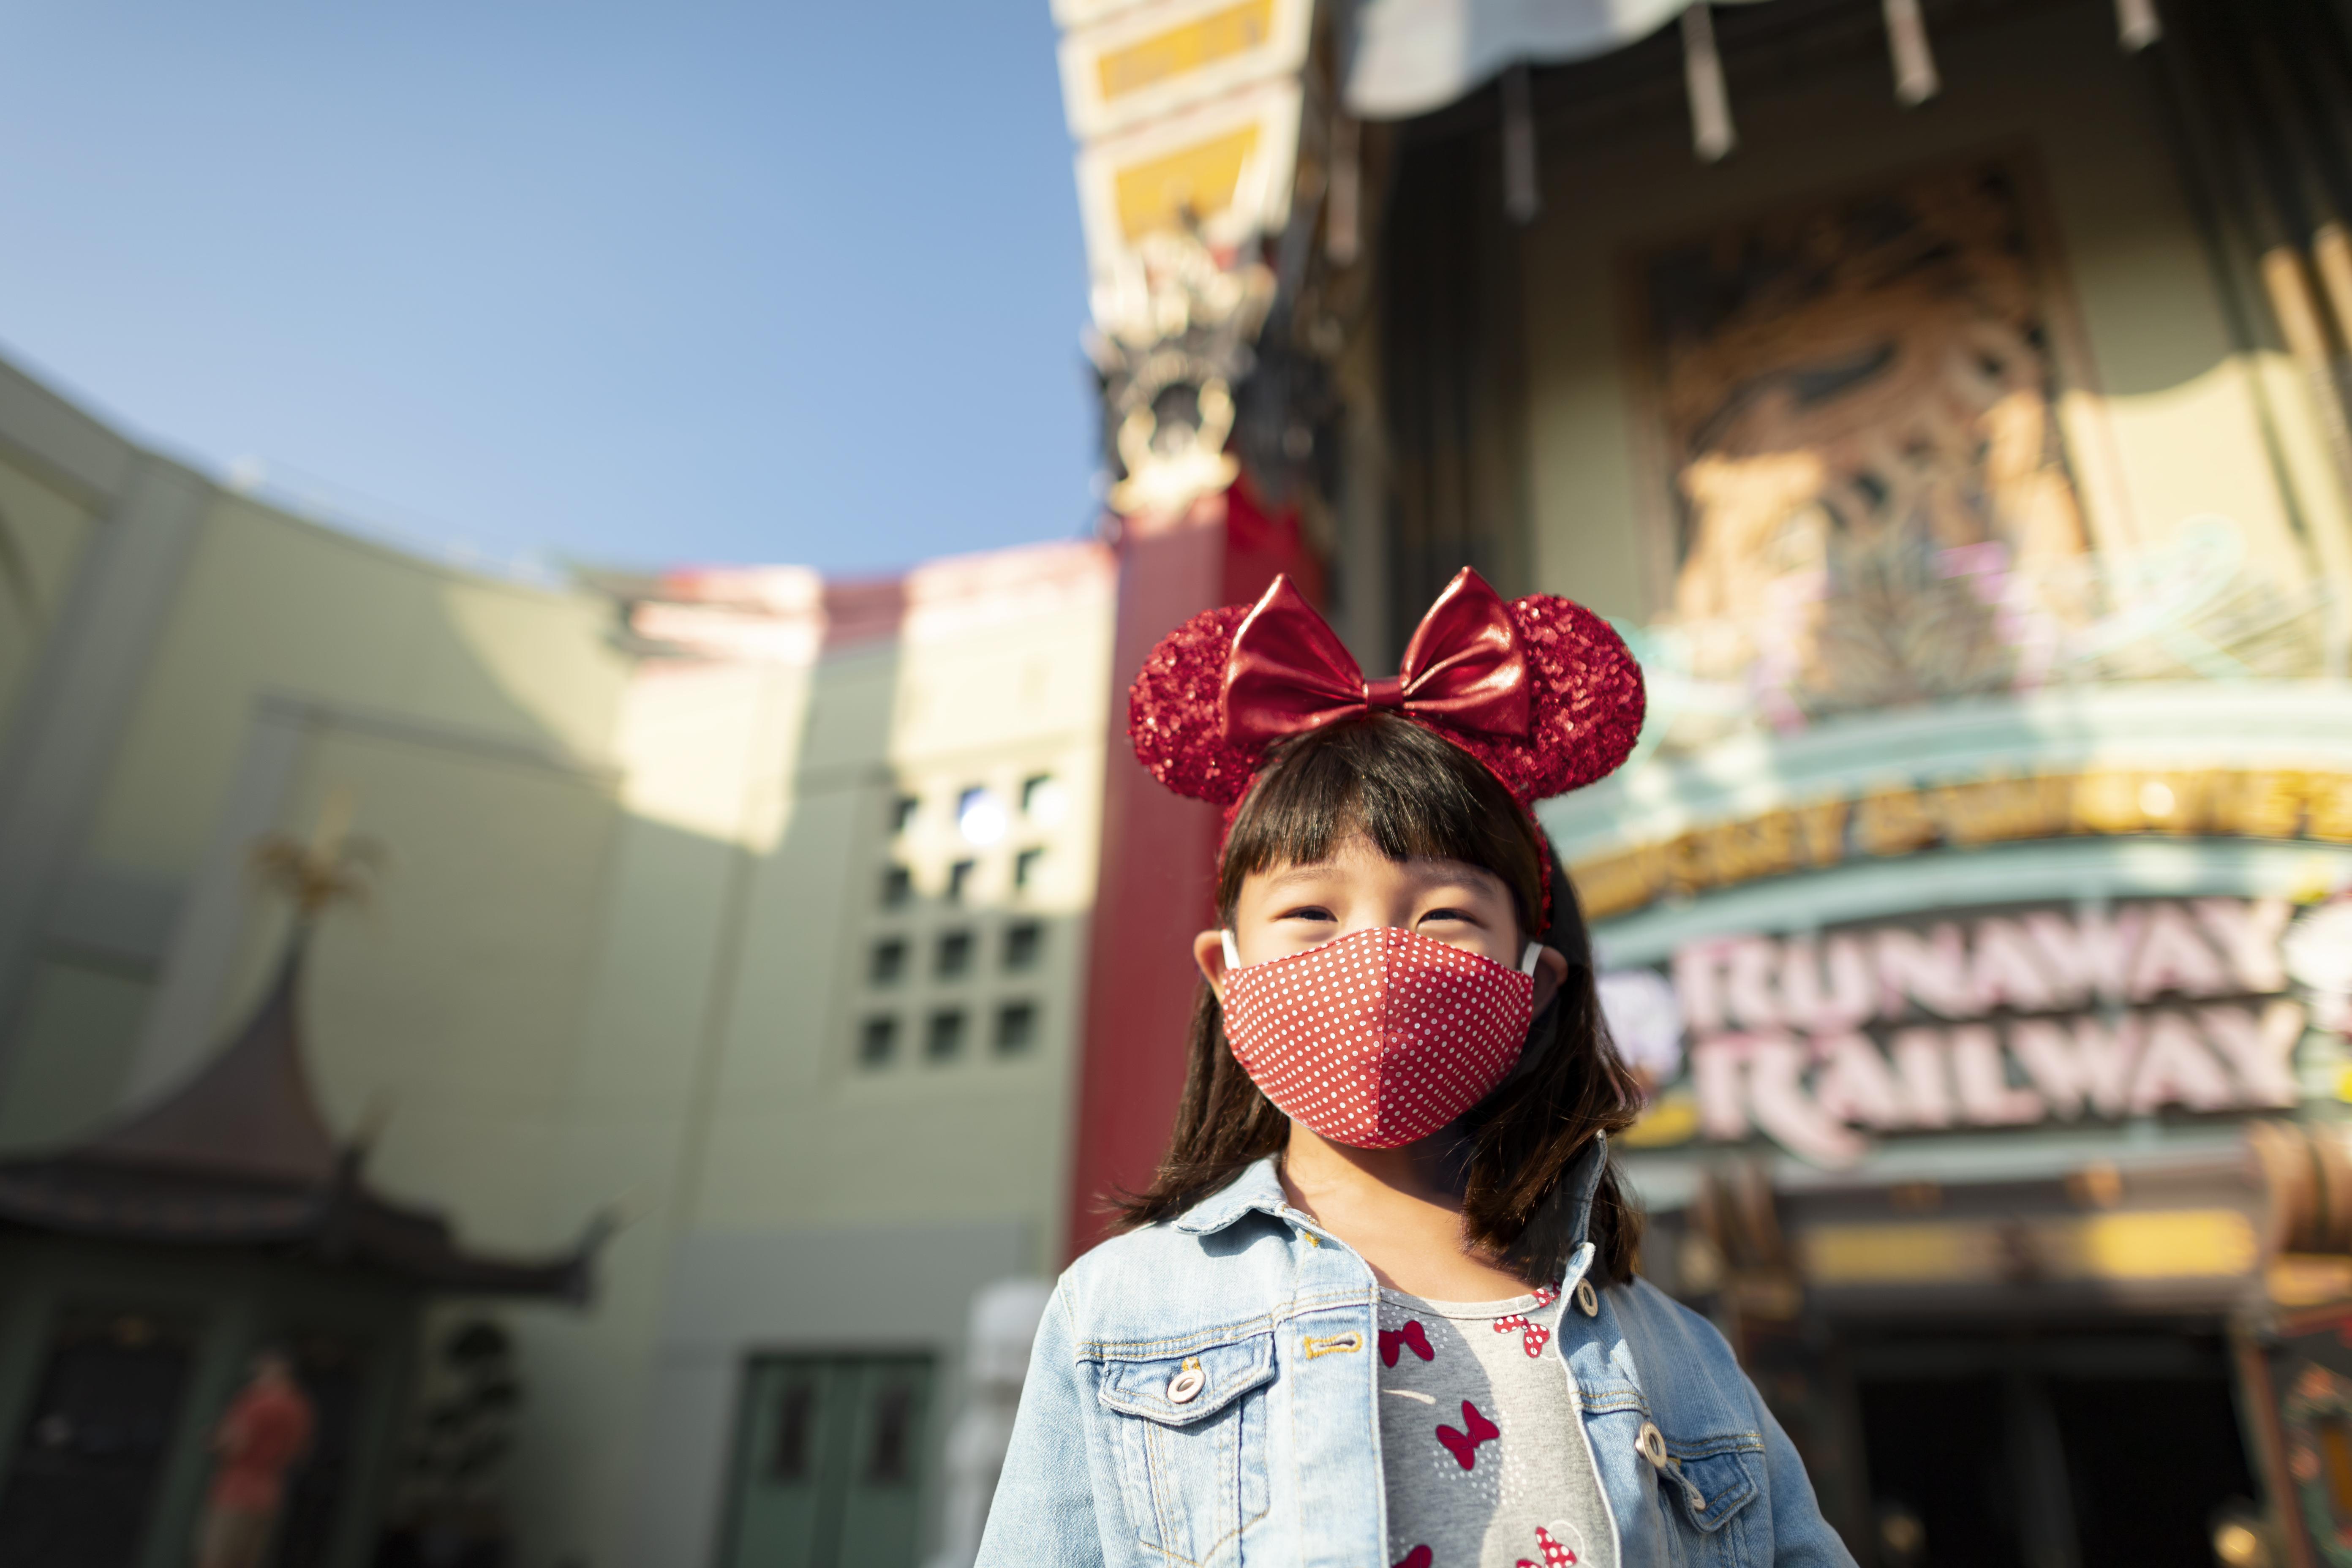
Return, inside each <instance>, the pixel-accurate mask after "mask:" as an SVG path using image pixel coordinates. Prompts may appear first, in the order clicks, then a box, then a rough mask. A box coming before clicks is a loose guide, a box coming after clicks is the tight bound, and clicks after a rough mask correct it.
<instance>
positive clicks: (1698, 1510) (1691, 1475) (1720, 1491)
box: [1666, 1433, 1764, 1531]
mask: <svg viewBox="0 0 2352 1568" xmlns="http://www.w3.org/2000/svg"><path fill="white" fill-rule="evenodd" d="M1666 1453H1667V1454H1668V1455H1669V1456H1670V1457H1671V1458H1673V1459H1674V1461H1675V1466H1674V1468H1675V1470H1676V1471H1677V1472H1678V1473H1679V1474H1680V1475H1681V1477H1682V1479H1683V1482H1684V1484H1683V1485H1681V1486H1679V1487H1676V1486H1669V1487H1668V1488H1667V1490H1669V1491H1671V1492H1674V1493H1675V1495H1676V1496H1677V1497H1678V1498H1680V1499H1681V1500H1682V1508H1683V1512H1684V1514H1685V1517H1687V1518H1688V1519H1689V1520H1690V1521H1691V1525H1692V1527H1693V1528H1694V1529H1697V1530H1702V1531H1716V1530H1720V1529H1722V1528H1723V1525H1724V1521H1727V1520H1728V1519H1729V1518H1730V1517H1731V1516H1732V1515H1733V1514H1735V1513H1738V1511H1739V1510H1741V1509H1743V1508H1746V1507H1747V1506H1748V1504H1749V1503H1750V1502H1752V1501H1754V1500H1755V1498H1756V1494H1757V1493H1758V1492H1759V1491H1761V1490H1762V1489H1763V1483H1762V1481H1761V1480H1760V1479H1759V1477H1760V1476H1761V1474H1762V1472H1763V1468H1764V1447H1763V1444H1762V1441H1761V1440H1760V1439H1759V1438H1757V1437H1754V1436H1748V1435H1747V1434H1744V1433H1743V1434H1735V1435H1733V1436H1723V1437H1709V1438H1702V1439H1700V1440H1698V1441H1696V1442H1691V1443H1678V1442H1676V1441H1675V1439H1673V1438H1672V1437H1669V1438H1667V1439H1666Z"/></svg>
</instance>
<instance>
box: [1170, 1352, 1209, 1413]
mask: <svg viewBox="0 0 2352 1568" xmlns="http://www.w3.org/2000/svg"><path fill="white" fill-rule="evenodd" d="M1208 1385H1209V1378H1208V1374H1207V1373H1203V1372H1202V1370H1201V1363H1199V1362H1197V1361H1188V1362H1186V1363H1184V1370H1183V1371H1181V1372H1180V1373H1177V1374H1176V1375H1175V1376H1173V1377H1171V1378H1170V1379H1169V1380H1168V1403H1169V1404H1171V1405H1190V1404H1192V1401H1194V1400H1195V1399H1198V1398H1200V1397H1201V1390H1202V1389H1203V1388H1206V1387H1207V1386H1208Z"/></svg>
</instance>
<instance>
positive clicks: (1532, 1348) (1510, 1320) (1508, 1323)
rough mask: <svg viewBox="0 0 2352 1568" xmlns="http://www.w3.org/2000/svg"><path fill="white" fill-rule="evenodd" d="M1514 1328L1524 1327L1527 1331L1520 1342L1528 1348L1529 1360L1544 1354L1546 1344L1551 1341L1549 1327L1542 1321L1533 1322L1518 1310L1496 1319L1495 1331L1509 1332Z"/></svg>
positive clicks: (1523, 1346)
mask: <svg viewBox="0 0 2352 1568" xmlns="http://www.w3.org/2000/svg"><path fill="white" fill-rule="evenodd" d="M1513 1329H1522V1330H1525V1332H1524V1333H1522V1334H1521V1335H1520V1336H1519V1343H1520V1346H1521V1348H1523V1349H1524V1350H1526V1352H1528V1359H1529V1360H1533V1359H1534V1358H1535V1357H1537V1356H1539V1355H1541V1354H1543V1348H1544V1346H1546V1345H1548V1344H1549V1343H1550V1342H1551V1331H1550V1330H1549V1329H1547V1328H1545V1327H1544V1326H1543V1325H1542V1324H1541V1323H1531V1322H1529V1321H1527V1319H1525V1318H1523V1317H1521V1316H1520V1315H1519V1314H1518V1313H1517V1312H1513V1313H1512V1314H1511V1315H1510V1316H1509V1317H1507V1318H1497V1319H1496V1320H1495V1331H1496V1333H1498V1334H1507V1333H1509V1332H1510V1331H1512V1330H1513Z"/></svg>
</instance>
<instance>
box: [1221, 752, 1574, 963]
mask: <svg viewBox="0 0 2352 1568" xmlns="http://www.w3.org/2000/svg"><path fill="white" fill-rule="evenodd" d="M1357 833H1361V834H1362V835H1363V836H1364V837H1367V838H1369V839H1370V840H1371V842H1372V844H1373V846H1374V847H1376V848H1378V849H1379V850H1380V852H1381V854H1382V855H1384V856H1386V857H1388V858H1390V859H1391V860H1397V861H1403V860H1458V861H1461V862H1462V863H1464V864H1465V865H1470V866H1475V867H1478V868H1480V869H1482V870H1486V871H1491V872H1493V873H1494V874H1495V875H1496V876H1497V877H1499V878H1501V879H1502V880H1503V885H1504V886H1505V887H1506V888H1507V889H1510V893H1511V901H1512V903H1513V905H1514V906H1515V907H1516V908H1517V911H1518V917H1519V930H1520V931H1521V933H1522V934H1523V935H1526V936H1528V937H1530V938H1533V937H1539V936H1541V935H1542V934H1543V932H1542V931H1541V929H1540V926H1539V923H1538V921H1539V917H1538V911H1539V910H1541V909H1542V908H1543V875H1544V873H1543V857H1542V855H1541V853H1540V852H1539V850H1538V847H1537V844H1536V837H1535V827H1534V825H1533V823H1532V822H1531V821H1530V819H1529V818H1528V814H1527V811H1526V810H1525V809H1524V808H1523V807H1522V806H1521V805H1519V803H1518V802H1517V800H1516V799H1514V798H1513V797H1512V795H1511V792H1510V791H1508V790H1507V789H1505V788H1504V787H1503V784H1502V782H1501V781H1500V780H1498V779H1496V777H1495V775H1494V774H1492V773H1488V772H1487V771H1486V768H1485V767H1484V766H1483V765H1482V764H1481V763H1479V762H1478V760H1477V759H1476V758H1475V757H1473V756H1472V755H1471V754H1470V753H1469V752H1465V751H1464V750H1462V748H1460V747H1459V746H1456V745H1454V744H1453V743H1452V742H1449V741H1445V740H1442V739H1440V738H1439V737H1438V736H1436V735H1434V734H1433V733H1432V732H1430V731H1427V730H1424V729H1423V728H1422V727H1421V726H1420V725H1418V724H1416V723H1414V722H1412V721H1411V720H1409V719H1404V718H1400V717H1398V716H1396V715H1394V714H1391V713H1371V714H1367V715H1365V716H1364V717H1362V718H1360V719H1349V720H1345V721H1341V722H1339V723H1336V724H1327V725H1325V726H1324V727H1323V728H1321V729H1319V730H1313V731H1308V732H1307V733H1306V734H1304V735H1300V736H1298V737H1297V738H1296V739H1294V740H1290V741H1286V742H1283V744H1282V746H1281V748H1280V749H1279V750H1278V751H1277V752H1276V753H1275V754H1274V755H1273V756H1272V758H1271V759H1270V760H1269V761H1268V762H1267V763H1266V764H1265V767H1264V768H1263V769H1261V770H1260V771H1259V773H1258V778H1257V783H1256V784H1254V785H1253V786H1252V787H1251V789H1250V792H1249V794H1248V795H1245V796H1244V797H1243V799H1242V803H1241V806H1240V809H1239V810H1238V811H1237V812H1236V813H1235V814H1234V826H1233V831H1232V832H1231V833H1230V834H1229V835H1227V837H1226V839H1225V849H1224V858H1223V861H1222V862H1221V863H1220V866H1219V868H1218V876H1217V913H1218V918H1219V919H1220V920H1221V921H1224V922H1226V923H1228V924H1230V923H1231V921H1232V920H1233V917H1234V903H1235V901H1236V900H1238V899H1239V898H1240V897H1241V889H1242V882H1243V881H1244V879H1246V878H1248V877H1250V876H1251V875H1253V874H1255V873H1256V872H1260V871H1266V870H1271V869H1273V868H1276V867H1278V866H1312V865H1317V864H1319V863H1320V862H1322V861H1325V860H1328V859H1329V858H1331V856H1332V853H1333V852H1334V851H1335V850H1337V849H1338V848H1339V846H1340V845H1341V844H1343V843H1345V842H1346V841H1347V839H1348V838H1349V836H1350V835H1352V834H1357Z"/></svg>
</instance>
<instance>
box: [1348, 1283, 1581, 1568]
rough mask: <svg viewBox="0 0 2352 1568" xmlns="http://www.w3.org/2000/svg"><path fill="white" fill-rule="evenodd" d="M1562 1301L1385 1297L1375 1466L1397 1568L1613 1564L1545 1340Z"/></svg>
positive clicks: (1557, 1363)
mask: <svg viewBox="0 0 2352 1568" xmlns="http://www.w3.org/2000/svg"><path fill="white" fill-rule="evenodd" d="M1561 1305H1562V1303H1561V1300H1560V1298H1559V1295H1558V1294H1557V1293H1556V1292H1554V1291H1551V1290H1542V1291H1538V1292H1537V1293H1536V1294H1534V1295H1529V1296H1520V1297H1517V1298H1516V1299H1514V1300H1508V1301H1473V1302H1463V1301H1424V1300H1422V1299H1421V1298H1420V1297H1418V1296H1408V1295H1405V1294H1404V1293H1403V1292H1402V1291H1397V1290H1390V1289H1382V1290H1381V1308H1380V1355H1381V1370H1380V1383H1381V1479H1382V1480H1383V1482H1384V1483H1385V1485H1386V1487H1387V1490H1388V1504H1389V1555H1390V1560H1391V1562H1392V1563H1395V1564H1396V1568H1570V1565H1571V1564H1573V1565H1576V1568H1617V1562H1616V1559H1617V1542H1616V1536H1615V1533H1614V1531H1612V1530H1611V1528H1610V1524H1609V1511H1608V1505H1607V1504H1606V1503H1605V1502H1603V1501H1602V1500H1601V1478H1600V1475H1599V1473H1598V1471H1597V1470H1596V1469H1595V1468H1594V1465H1593V1461H1592V1450H1591V1448H1590V1447H1587V1446H1586V1443H1585V1440H1584V1427H1583V1423H1582V1421H1581V1420H1580V1418H1579V1416H1578V1414H1577V1410H1576V1402H1575V1400H1574V1399H1573V1397H1571V1395H1570V1393H1569V1373H1568V1367H1567V1364H1566V1363H1564V1362H1562V1361H1561V1360H1560V1358H1559V1353H1558V1351H1557V1348H1556V1347H1555V1346H1554V1345H1553V1343H1552V1337H1553V1335H1554V1334H1555V1333H1556V1332H1557V1331H1558V1330H1559V1313H1560V1308H1561Z"/></svg>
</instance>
